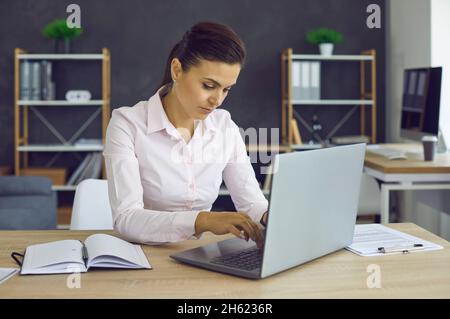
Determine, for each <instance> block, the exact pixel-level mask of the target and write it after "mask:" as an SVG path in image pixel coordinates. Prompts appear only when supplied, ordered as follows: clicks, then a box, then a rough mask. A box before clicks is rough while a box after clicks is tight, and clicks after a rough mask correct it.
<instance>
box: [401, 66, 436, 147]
mask: <svg viewBox="0 0 450 319" xmlns="http://www.w3.org/2000/svg"><path fill="white" fill-rule="evenodd" d="M441 77H442V68H441V67H435V68H417V69H405V72H404V77H403V96H402V110H401V112H402V114H401V130H400V131H401V137H404V138H407V139H412V140H419V141H420V139H421V138H422V137H423V136H425V135H436V136H437V135H438V132H439V106H440V98H441Z"/></svg>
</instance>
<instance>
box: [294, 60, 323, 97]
mask: <svg viewBox="0 0 450 319" xmlns="http://www.w3.org/2000/svg"><path fill="white" fill-rule="evenodd" d="M292 99H293V100H300V101H305V100H320V62H318V61H312V62H310V61H294V62H292Z"/></svg>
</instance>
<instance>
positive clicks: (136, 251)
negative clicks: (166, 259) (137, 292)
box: [84, 234, 151, 268]
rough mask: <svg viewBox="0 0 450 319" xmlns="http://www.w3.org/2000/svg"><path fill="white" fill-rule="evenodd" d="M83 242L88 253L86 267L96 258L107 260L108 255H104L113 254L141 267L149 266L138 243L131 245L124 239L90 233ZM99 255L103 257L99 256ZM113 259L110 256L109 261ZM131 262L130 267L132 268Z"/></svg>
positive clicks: (113, 260)
mask: <svg viewBox="0 0 450 319" xmlns="http://www.w3.org/2000/svg"><path fill="white" fill-rule="evenodd" d="M84 243H85V245H86V247H87V250H88V254H89V263H88V267H91V266H95V259H96V258H97V259H101V261H102V262H107V261H108V259H107V258H108V257H106V258H105V256H114V257H119V258H122V259H124V260H126V261H128V262H129V263H131V264H134V265H139V266H141V267H143V268H151V266H150V264H149V262H148V260H147V257H146V256H145V254H144V252H143V251H142V248H141V246H139V245H133V244H130V243H129V242H127V241H125V240H122V239H119V238H117V237H114V236H111V235H106V234H95V235H91V236H89V237H88V238H86V240H85V242H84ZM101 256H103V258H99V257H101ZM115 260H116V258H110V261H111V262H115ZM120 264H122V265H121V266H124V265H123V263H122V262H121V263H118V264H117V266H120ZM131 264H130V268H134V267H133V266H132V265H131ZM121 268H122V267H121Z"/></svg>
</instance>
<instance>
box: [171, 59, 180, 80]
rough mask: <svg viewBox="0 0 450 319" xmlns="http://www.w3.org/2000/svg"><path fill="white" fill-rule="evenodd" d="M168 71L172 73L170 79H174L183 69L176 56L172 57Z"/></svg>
mask: <svg viewBox="0 0 450 319" xmlns="http://www.w3.org/2000/svg"><path fill="white" fill-rule="evenodd" d="M170 71H171V73H172V80H173V81H176V80H178V79H179V78H180V76H181V73H182V72H183V69H182V67H181V62H180V60H178V58H173V59H172V62H171V63H170Z"/></svg>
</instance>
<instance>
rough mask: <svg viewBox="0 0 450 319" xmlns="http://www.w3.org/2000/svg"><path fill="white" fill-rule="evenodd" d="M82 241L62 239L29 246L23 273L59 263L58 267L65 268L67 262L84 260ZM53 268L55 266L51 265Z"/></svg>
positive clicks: (80, 262)
mask: <svg viewBox="0 0 450 319" xmlns="http://www.w3.org/2000/svg"><path fill="white" fill-rule="evenodd" d="M81 247H82V245H81V243H80V242H79V241H78V240H60V241H55V242H50V243H45V244H37V245H31V246H28V247H27V250H26V253H25V259H24V261H23V266H22V273H25V272H27V271H30V270H33V269H38V268H41V269H42V268H45V267H48V266H52V265H55V266H56V265H57V264H58V267H57V268H58V269H62V268H64V265H65V263H69V264H73V263H77V264H78V263H79V264H82V265H83V268H84V262H83V258H82V254H81ZM51 268H52V269H53V270H54V269H55V267H51Z"/></svg>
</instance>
